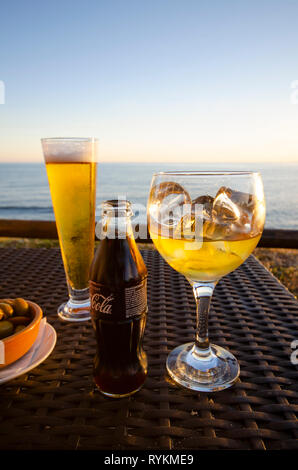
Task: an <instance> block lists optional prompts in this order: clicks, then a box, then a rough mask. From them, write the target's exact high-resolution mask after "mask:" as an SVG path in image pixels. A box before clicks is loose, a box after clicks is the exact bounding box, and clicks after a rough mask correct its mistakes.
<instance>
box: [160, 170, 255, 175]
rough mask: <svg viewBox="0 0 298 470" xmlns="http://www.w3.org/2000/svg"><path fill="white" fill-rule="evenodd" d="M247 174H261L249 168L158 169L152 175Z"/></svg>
mask: <svg viewBox="0 0 298 470" xmlns="http://www.w3.org/2000/svg"><path fill="white" fill-rule="evenodd" d="M163 175H165V176H167V175H169V176H175V175H177V176H247V175H250V176H252V175H259V176H260V175H261V174H260V172H259V171H249V170H169V171H158V172H156V173H153V176H163Z"/></svg>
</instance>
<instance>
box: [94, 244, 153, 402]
mask: <svg viewBox="0 0 298 470" xmlns="http://www.w3.org/2000/svg"><path fill="white" fill-rule="evenodd" d="M146 277H147V270H146V266H145V264H144V261H143V259H142V256H141V254H140V253H139V251H138V249H137V247H136V245H135V241H134V240H133V239H131V238H130V237H127V238H126V239H124V240H119V239H114V240H110V239H108V238H105V239H104V240H102V241H101V242H100V246H99V248H98V250H97V252H96V254H95V257H94V260H93V263H92V266H91V270H90V279H91V281H93V283H94V285H95V286H96V283H97V284H100V285H102V286H104V289H105V290H106V291H108V292H113V293H114V294H115V296H117V295H119V294H120V293H121V292H123V290H124V289H125V288H127V287H132V286H137V285H139V284H140V282H142V281H143V280H144V279H145V278H146ZM90 292H91V296H92V283H91V284H90ZM122 313H123V312H120V309H119V312H117V311H115V310H114V311H113V315H112V318H111V319H110V318H109V317H108V316H105V318H102V316H99V317H98V315H97V314H96V312H94V311H93V309H92V305H91V317H92V322H93V327H94V329H95V336H96V344H97V346H96V355H95V359H94V380H95V383H96V385H97V387H98V388H99V390H101V392H103V393H104V394H106V395H110V396H113V397H121V396H126V395H130V394H131V393H134V392H136V391H137V390H138V389H139V388H140V387H141V386H142V385H143V383H144V381H145V379H146V376H147V357H146V354H145V352H144V350H143V348H142V340H143V336H144V329H145V324H146V315H147V312H146V311H143V312H139V314H137V315H136V316H133V317H132V318H128V319H123V315H122Z"/></svg>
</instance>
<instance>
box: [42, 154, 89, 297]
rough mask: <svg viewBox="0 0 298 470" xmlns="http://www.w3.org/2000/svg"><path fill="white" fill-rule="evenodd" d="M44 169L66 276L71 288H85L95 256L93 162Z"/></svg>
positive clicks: (69, 163) (56, 163)
mask: <svg viewBox="0 0 298 470" xmlns="http://www.w3.org/2000/svg"><path fill="white" fill-rule="evenodd" d="M46 168H47V174H48V180H49V185H50V190H51V196H52V202H53V208H54V213H55V218H56V224H57V231H58V235H59V240H60V247H61V253H62V259H63V263H64V268H65V272H66V277H67V280H68V282H69V284H70V286H71V287H72V289H85V288H86V287H87V286H88V280H89V268H90V265H91V261H92V258H93V255H94V233H95V186H96V163H95V162H48V163H46Z"/></svg>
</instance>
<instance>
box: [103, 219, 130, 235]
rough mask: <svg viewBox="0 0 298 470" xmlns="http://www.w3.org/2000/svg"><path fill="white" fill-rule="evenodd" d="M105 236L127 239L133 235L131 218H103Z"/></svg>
mask: <svg viewBox="0 0 298 470" xmlns="http://www.w3.org/2000/svg"><path fill="white" fill-rule="evenodd" d="M102 229H103V236H104V238H109V239H111V240H114V239H125V238H127V237H131V236H132V235H133V231H132V225H131V219H130V217H127V216H116V217H111V216H110V217H104V218H103V220H102Z"/></svg>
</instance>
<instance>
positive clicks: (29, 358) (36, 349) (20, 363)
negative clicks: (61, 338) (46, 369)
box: [0, 317, 57, 384]
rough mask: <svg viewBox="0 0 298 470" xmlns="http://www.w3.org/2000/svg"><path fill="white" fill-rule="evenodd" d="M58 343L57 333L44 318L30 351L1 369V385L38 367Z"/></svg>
mask: <svg viewBox="0 0 298 470" xmlns="http://www.w3.org/2000/svg"><path fill="white" fill-rule="evenodd" d="M56 341H57V334H56V331H55V329H54V328H53V327H52V326H51V325H50V324H49V323H47V321H46V317H44V318H43V319H42V320H41V322H40V327H39V332H38V335H37V338H36V340H35V342H34V344H33V346H32V347H31V348H30V349H29V351H27V352H26V354H24V356H22V357H20V359H18V360H17V361H15V362H13V363H12V364H9V366H6V367H4V368H3V369H0V384H1V383H4V382H8V381H9V380H12V379H15V378H16V377H19V376H20V375H22V374H25V373H26V372H28V371H29V370H31V369H33V368H34V367H36V366H38V365H39V364H40V363H41V362H42V361H44V360H45V359H46V358H47V357H48V356H49V355H50V354H51V352H52V351H53V349H54V346H55V344H56Z"/></svg>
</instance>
